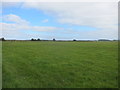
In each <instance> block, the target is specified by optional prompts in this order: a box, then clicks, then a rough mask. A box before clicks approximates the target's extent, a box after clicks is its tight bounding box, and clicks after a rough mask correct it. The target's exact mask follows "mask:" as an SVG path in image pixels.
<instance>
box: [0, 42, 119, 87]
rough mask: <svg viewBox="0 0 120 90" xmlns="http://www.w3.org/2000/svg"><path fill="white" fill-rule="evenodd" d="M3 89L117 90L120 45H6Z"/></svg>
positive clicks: (48, 43) (90, 43)
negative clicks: (88, 89)
mask: <svg viewBox="0 0 120 90" xmlns="http://www.w3.org/2000/svg"><path fill="white" fill-rule="evenodd" d="M2 54H3V55H2V56H3V57H2V58H3V62H2V65H3V68H2V69H3V71H2V73H3V83H2V84H3V88H115V87H116V88H117V87H118V85H117V83H118V44H117V42H53V41H40V42H34V41H15V42H14V41H5V42H3V47H2Z"/></svg>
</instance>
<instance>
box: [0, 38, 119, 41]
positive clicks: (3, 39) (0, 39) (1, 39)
mask: <svg viewBox="0 0 120 90" xmlns="http://www.w3.org/2000/svg"><path fill="white" fill-rule="evenodd" d="M0 41H118V40H109V39H98V40H76V39H73V40H56V39H55V38H53V39H52V40H41V39H40V38H38V39H34V38H32V39H30V40H6V39H5V38H0Z"/></svg>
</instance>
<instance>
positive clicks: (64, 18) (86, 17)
mask: <svg viewBox="0 0 120 90" xmlns="http://www.w3.org/2000/svg"><path fill="white" fill-rule="evenodd" d="M22 7H24V8H35V9H38V10H42V11H43V12H44V13H45V14H48V15H51V16H55V18H56V21H57V22H59V23H61V24H68V25H77V26H90V27H94V28H97V29H98V31H97V32H98V33H96V32H93V33H94V34H96V35H101V34H103V35H105V36H106V34H107V36H109V35H113V36H114V37H116V38H117V37H118V36H117V30H118V29H117V27H118V3H117V2H112V3H111V2H99V3H98V2H87V3H86V2H72V3H71V2H61V3H56V2H53V3H49V2H47V3H43V2H40V3H39V2H37V3H30V2H25V3H24V4H23V5H22ZM100 30H101V31H100ZM111 32H112V33H113V34H111ZM96 35H95V36H96ZM111 37H112V36H111Z"/></svg>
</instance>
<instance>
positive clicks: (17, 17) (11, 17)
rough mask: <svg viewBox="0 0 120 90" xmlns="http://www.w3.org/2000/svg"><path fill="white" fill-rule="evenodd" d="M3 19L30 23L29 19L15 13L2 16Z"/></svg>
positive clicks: (18, 22)
mask: <svg viewBox="0 0 120 90" xmlns="http://www.w3.org/2000/svg"><path fill="white" fill-rule="evenodd" d="M2 19H3V21H10V22H14V23H17V24H29V22H28V21H26V20H24V19H21V18H20V17H19V16H16V15H14V14H9V15H5V16H3V17H2Z"/></svg>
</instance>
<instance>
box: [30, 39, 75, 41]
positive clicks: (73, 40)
mask: <svg viewBox="0 0 120 90" xmlns="http://www.w3.org/2000/svg"><path fill="white" fill-rule="evenodd" d="M31 41H41V40H40V39H39V38H38V39H33V38H32V39H31ZM53 41H56V39H55V38H53ZM73 41H76V40H75V39H73Z"/></svg>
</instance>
